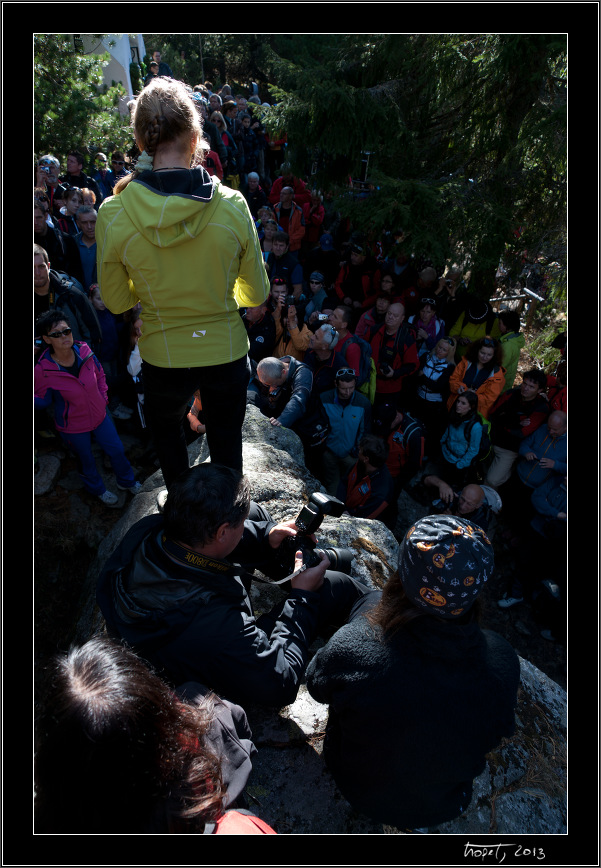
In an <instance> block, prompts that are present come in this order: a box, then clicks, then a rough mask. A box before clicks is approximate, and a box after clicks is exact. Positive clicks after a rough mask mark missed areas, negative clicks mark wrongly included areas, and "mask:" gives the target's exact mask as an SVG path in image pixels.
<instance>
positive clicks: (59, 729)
mask: <svg viewBox="0 0 601 868" xmlns="http://www.w3.org/2000/svg"><path fill="white" fill-rule="evenodd" d="M212 708H213V706H212V700H211V699H210V698H209V700H208V701H207V702H206V703H204V704H203V705H195V704H187V703H185V702H182V701H180V700H179V699H178V698H177V696H176V695H175V693H174V692H173V691H172V690H171V688H170V687H169V686H168V685H167V684H165V683H164V682H163V681H162V680H161V679H160V678H159V677H158V675H157V674H156V673H155V672H154V670H152V669H151V668H150V667H149V666H148V665H147V664H146V663H144V662H143V661H142V660H140V659H139V658H138V656H137V655H136V654H135V653H134V652H133V651H132V650H131V649H129V648H127V647H125V646H123V645H120V644H118V643H116V642H114V641H113V640H111V639H109V638H108V637H106V636H96V637H94V638H92V639H91V640H90V641H88V642H86V643H85V644H84V645H83V646H81V647H72V648H71V649H70V650H69V651H68V653H66V654H62V655H59V656H58V657H57V658H55V659H54V661H53V663H52V666H51V668H50V672H49V677H48V681H47V695H46V697H45V700H44V702H43V712H42V714H41V716H40V719H39V720H38V721H37V725H36V741H37V745H36V747H37V752H36V758H35V786H36V820H35V823H36V832H41V833H58V834H66V833H71V834H73V833H75V834H78V833H81V834H86V833H87V834H100V833H104V834H107V833H108V834H123V833H150V832H154V833H161V832H202V830H203V828H204V824H205V822H212V821H214V820H215V819H216V818H217V817H218V816H219V815H220V814H221V812H222V810H223V807H222V798H223V795H224V794H223V791H222V790H223V785H222V779H221V769H220V761H219V759H218V758H217V757H216V756H214V755H213V753H212V752H211V751H210V750H209V749H208V748H207V746H206V734H207V730H208V728H209V725H210V723H211V719H212Z"/></svg>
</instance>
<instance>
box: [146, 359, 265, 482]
mask: <svg viewBox="0 0 601 868" xmlns="http://www.w3.org/2000/svg"><path fill="white" fill-rule="evenodd" d="M249 376H250V365H249V361H248V356H243V357H242V358H241V359H238V360H236V361H234V362H228V363H227V364H225V365H207V366H206V367H202V368H200V367H199V368H158V367H156V366H155V365H150V364H148V362H143V365H142V377H143V381H144V410H145V415H146V422H147V424H148V427H149V428H150V431H151V433H152V436H153V439H154V444H155V448H156V451H157V455H158V459H159V462H160V465H161V470H162V471H163V478H164V480H165V485H166V486H167V488H169V486H170V485H171V483H172V482H173V481H174V479H176V478H177V477H178V476H179V475H180V474H181V473H183V472H184V471H186V470H187V469H188V467H189V462H188V448H187V444H186V435H185V429H184V425H185V424H187V421H186V415H187V412H188V407H189V404H190V401H191V399H192V396H193V395H194V392H195V391H196V390H197V389H198V390H199V391H200V399H201V401H202V410H203V416H204V420H205V424H206V426H207V434H206V437H207V444H208V447H209V452H210V453H211V461H212V462H214V463H215V464H224V465H225V466H226V467H233V468H234V469H235V470H240V471H241V470H242V425H243V423H244V416H245V414H246V387H247V385H248V381H249Z"/></svg>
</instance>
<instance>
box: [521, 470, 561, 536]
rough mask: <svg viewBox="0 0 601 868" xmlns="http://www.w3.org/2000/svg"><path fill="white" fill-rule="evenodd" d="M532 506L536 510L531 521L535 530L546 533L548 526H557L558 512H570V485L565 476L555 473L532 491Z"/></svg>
mask: <svg viewBox="0 0 601 868" xmlns="http://www.w3.org/2000/svg"><path fill="white" fill-rule="evenodd" d="M531 500H532V506H533V507H534V509H535V510H536V514H535V515H534V518H533V519H532V521H531V522H530V524H531V525H532V527H533V528H534V530H535V531H537V532H538V533H540V534H542V535H543V536H545V535H546V533H545V531H546V530H547V528H549V529H553V528H555V527H556V526H557V525H556V522H557V521H565V520H566V519H558V518H557V514H558V513H560V512H564V513H565V514H566V515H567V512H568V487H567V485H566V481H565V477H563V476H560V475H559V474H557V473H554V474H553V475H552V476H550V477H549V478H548V479H547V481H546V482H543V483H542V484H541V485H539V486H538V487H537V488H535V489H534V491H533V492H532V498H531Z"/></svg>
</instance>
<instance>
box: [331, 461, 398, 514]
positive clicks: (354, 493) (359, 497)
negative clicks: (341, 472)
mask: <svg viewBox="0 0 601 868" xmlns="http://www.w3.org/2000/svg"><path fill="white" fill-rule="evenodd" d="M358 468H359V462H358V461H357V463H356V464H355V465H354V466H353V468H352V469H351V471H350V473H349V475H348V477H347V479H346V485H345V483H344V482H342V483H341V488H339V494H342V495H343V496H342V498H341V499H343V500H344V503H345V505H346V508H347V510H348V512H349V513H350V514H351V515H354V516H356V517H358V518H377V517H378V516H379V515H380V514H381V513H382V512H384V510H385V509H386V507H387V506H388V504H389V503H390V499H391V496H392V477H391V476H390V472H389V470H388V468H387V467H386V465H384V467H381V468H380V469H379V470H376V471H374V473H372V474H371V475H369V474H365V476H362V477H359V471H358ZM342 489H344V490H342Z"/></svg>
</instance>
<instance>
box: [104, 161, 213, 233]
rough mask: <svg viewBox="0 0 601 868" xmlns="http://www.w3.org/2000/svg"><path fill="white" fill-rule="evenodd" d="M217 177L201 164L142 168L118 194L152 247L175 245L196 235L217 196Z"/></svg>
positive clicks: (210, 212)
mask: <svg viewBox="0 0 601 868" xmlns="http://www.w3.org/2000/svg"><path fill="white" fill-rule="evenodd" d="M219 186H220V182H219V179H217V178H214V179H212V178H211V176H210V175H209V173H208V172H207V171H206V170H205V169H204V168H202V167H201V168H198V169H182V170H180V171H174V172H152V171H149V172H142V174H141V175H139V176H138V177H137V178H136V179H135V180H133V181H131V182H130V183H129V184H128V185H127V187H126V188H125V190H123V191H122V193H121V194H120V197H119V198H120V203H121V205H122V206H123V208H124V210H125V212H126V214H127V216H128V217H129V219H130V220H131V221H132V223H133V224H134V226H135V227H136V229H137V230H138V232H139V233H140V234H141V235H142V236H143V237H144V239H145V240H146V241H148V242H149V243H150V244H152V245H154V246H155V247H161V248H165V247H177V246H178V245H180V244H185V243H186V242H188V241H189V240H190V239H191V238H196V237H197V236H198V235H200V233H201V232H202V230H203V229H204V228H205V226H206V225H207V224H208V223H209V222H210V220H211V219H212V217H213V215H214V214H215V211H216V209H217V206H218V204H219V201H220V199H221V198H222V194H221V191H220V190H219Z"/></svg>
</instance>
